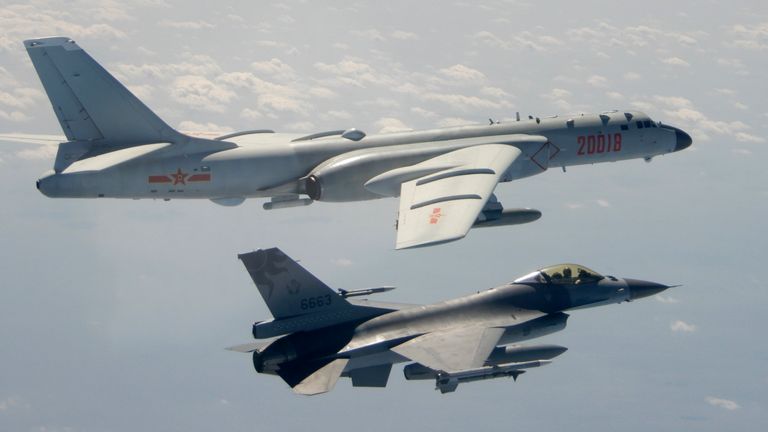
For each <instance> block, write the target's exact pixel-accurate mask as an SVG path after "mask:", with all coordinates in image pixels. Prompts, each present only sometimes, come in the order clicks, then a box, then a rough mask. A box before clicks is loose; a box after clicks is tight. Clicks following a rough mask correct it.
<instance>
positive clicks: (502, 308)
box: [229, 248, 670, 395]
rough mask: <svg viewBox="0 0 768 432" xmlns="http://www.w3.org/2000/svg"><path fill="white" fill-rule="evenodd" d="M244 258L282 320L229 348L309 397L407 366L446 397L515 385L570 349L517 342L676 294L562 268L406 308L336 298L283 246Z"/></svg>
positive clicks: (379, 383)
mask: <svg viewBox="0 0 768 432" xmlns="http://www.w3.org/2000/svg"><path fill="white" fill-rule="evenodd" d="M238 257H239V258H240V259H241V260H242V262H243V264H244V265H245V268H246V269H247V270H248V273H250V276H251V278H252V279H253V281H254V283H255V284H256V287H257V288H258V290H259V292H260V293H261V296H262V297H263V298H264V301H265V302H266V304H267V307H268V308H269V310H270V312H271V313H272V315H273V317H274V318H273V319H272V320H268V321H259V322H256V323H255V324H254V325H253V336H254V338H256V339H265V340H264V341H261V342H256V343H249V344H244V345H238V346H235V347H231V348H229V349H230V350H233V351H239V352H244V353H252V354H253V365H254V367H255V368H256V371H257V372H259V373H265V374H272V375H278V376H280V377H281V378H282V379H283V380H284V381H285V382H286V383H288V385H290V386H291V387H292V388H293V391H294V392H296V393H299V394H304V395H315V394H319V393H325V392H328V391H330V390H331V389H333V387H334V385H335V384H336V382H337V381H338V379H339V377H349V378H351V380H352V385H353V386H355V387H386V385H387V381H388V379H389V374H390V371H391V369H392V365H393V364H395V363H400V362H411V363H409V364H408V365H406V366H405V368H404V369H403V372H404V373H405V378H406V379H407V380H434V381H435V386H436V389H437V390H440V392H442V393H447V392H452V391H455V390H456V388H457V387H458V385H459V384H461V383H466V382H472V381H478V380H484V379H491V378H500V377H512V378H514V379H517V377H518V376H519V375H520V374H522V373H524V372H525V371H526V370H528V369H531V368H535V367H539V366H543V365H546V364H548V363H549V362H550V361H551V359H552V358H554V357H556V356H558V355H560V354H562V353H563V352H565V351H566V348H565V347H562V346H557V345H520V344H519V342H521V341H524V340H529V339H533V338H538V337H541V336H544V335H547V334H550V333H554V332H556V331H559V330H562V329H563V328H565V325H566V321H567V320H568V315H567V314H566V313H565V312H564V311H568V310H572V309H579V308H589V307H595V306H602V305H608V304H612V303H621V302H626V301H632V300H636V299H639V298H643V297H647V296H650V295H653V294H656V293H659V292H661V291H663V290H665V289H667V288H670V287H669V286H667V285H662V284H658V283H654V282H647V281H642V280H637V279H620V278H616V277H613V276H602V275H600V274H598V273H596V272H594V271H592V270H590V269H588V268H586V267H584V266H581V265H576V264H561V265H555V266H551V267H546V268H543V269H541V270H537V271H535V272H532V273H530V274H528V275H525V276H523V277H521V278H519V279H516V280H515V281H514V282H511V283H508V284H505V285H501V286H498V287H496V288H491V289H489V290H486V291H480V292H477V293H476V294H471V295H468V296H466V297H460V298H457V299H453V300H448V301H444V302H441V303H435V304H431V305H424V306H422V305H405V304H396V303H382V302H376V301H371V300H369V299H365V298H363V299H360V298H358V297H361V296H365V295H369V294H373V293H377V292H381V291H385V290H390V289H392V288H391V287H381V288H370V289H363V290H351V291H343V290H339V292H338V293H337V292H335V291H333V290H332V289H331V288H329V287H328V286H327V285H326V284H324V283H323V282H321V281H320V280H318V279H317V278H316V277H314V276H313V275H312V274H311V273H309V272H308V271H307V270H305V269H304V268H303V267H301V266H300V265H299V264H297V263H296V262H295V261H293V260H292V259H291V258H290V257H288V256H287V255H285V254H284V253H283V252H281V251H280V250H279V249H277V248H272V249H266V250H257V251H254V252H249V253H245V254H241V255H239V256H238Z"/></svg>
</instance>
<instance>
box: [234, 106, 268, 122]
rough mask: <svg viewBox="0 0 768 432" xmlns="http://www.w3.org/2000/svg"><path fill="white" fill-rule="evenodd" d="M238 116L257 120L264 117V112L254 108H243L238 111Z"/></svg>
mask: <svg viewBox="0 0 768 432" xmlns="http://www.w3.org/2000/svg"><path fill="white" fill-rule="evenodd" d="M240 117H242V118H247V119H251V120H259V119H262V118H264V114H262V113H261V112H259V111H257V110H255V109H251V108H244V109H243V110H242V111H240Z"/></svg>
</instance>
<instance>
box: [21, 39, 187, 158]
mask: <svg viewBox="0 0 768 432" xmlns="http://www.w3.org/2000/svg"><path fill="white" fill-rule="evenodd" d="M24 47H25V48H26V49H27V53H28V54H29V57H30V59H31V60H32V63H33V64H34V66H35V70H36V71H37V74H38V76H39V77H40V81H41V82H42V84H43V87H44V88H45V91H46V93H47V94H48V98H49V99H50V101H51V105H53V111H54V112H55V113H56V117H57V118H58V120H59V123H60V124H61V129H62V130H63V131H64V134H65V135H66V136H67V139H68V140H69V141H78V142H87V143H90V144H91V145H103V146H106V147H130V146H135V145H142V144H149V143H157V142H174V141H176V140H178V139H179V138H180V137H182V136H183V135H182V134H180V133H179V132H177V131H176V130H174V129H173V128H171V127H170V126H168V125H167V124H166V123H165V122H164V121H163V120H161V119H160V117H158V116H157V115H156V114H155V113H153V112H152V111H151V110H150V109H149V108H147V106H146V105H144V104H143V103H142V102H141V101H140V100H139V99H138V98H136V96H134V95H133V94H132V93H131V92H130V91H129V90H128V89H127V88H125V86H123V85H122V84H121V83H120V82H119V81H118V80H117V79H115V78H114V77H113V76H112V75H110V73H109V72H107V71H106V70H105V69H104V68H103V67H102V66H101V65H99V64H98V63H97V62H96V61H95V60H94V59H93V58H92V57H91V56H89V55H88V54H87V53H86V52H85V51H84V50H83V49H82V48H80V47H79V46H78V45H77V44H76V43H75V42H74V41H73V40H71V39H69V38H66V37H52V38H43V39H31V40H26V41H24Z"/></svg>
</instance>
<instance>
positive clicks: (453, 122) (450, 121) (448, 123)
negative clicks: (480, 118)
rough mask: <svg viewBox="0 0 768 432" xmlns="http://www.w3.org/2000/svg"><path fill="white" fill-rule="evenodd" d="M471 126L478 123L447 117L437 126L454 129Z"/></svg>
mask: <svg viewBox="0 0 768 432" xmlns="http://www.w3.org/2000/svg"><path fill="white" fill-rule="evenodd" d="M470 124H477V122H476V121H474V122H473V121H472V120H467V119H464V118H461V117H446V118H443V119H440V120H439V121H438V122H437V125H438V126H440V127H453V126H465V125H470Z"/></svg>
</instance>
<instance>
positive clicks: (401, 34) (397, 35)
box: [389, 30, 419, 40]
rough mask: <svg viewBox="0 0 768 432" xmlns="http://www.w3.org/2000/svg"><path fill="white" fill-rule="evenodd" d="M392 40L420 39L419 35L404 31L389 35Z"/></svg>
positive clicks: (396, 31)
mask: <svg viewBox="0 0 768 432" xmlns="http://www.w3.org/2000/svg"><path fill="white" fill-rule="evenodd" d="M389 35H390V36H391V37H392V39H397V40H417V39H419V35H417V34H416V33H411V32H407V31H403V30H395V31H393V32H392V33H390V34H389Z"/></svg>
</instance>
